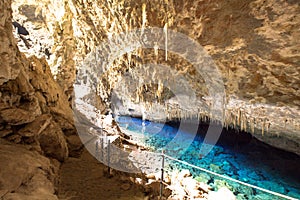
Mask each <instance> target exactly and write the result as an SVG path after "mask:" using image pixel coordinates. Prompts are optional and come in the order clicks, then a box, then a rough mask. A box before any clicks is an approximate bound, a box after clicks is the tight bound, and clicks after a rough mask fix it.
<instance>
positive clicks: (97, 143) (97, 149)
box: [95, 140, 99, 159]
mask: <svg viewBox="0 0 300 200" xmlns="http://www.w3.org/2000/svg"><path fill="white" fill-rule="evenodd" d="M95 155H96V159H99V140H97V141H96V149H95Z"/></svg>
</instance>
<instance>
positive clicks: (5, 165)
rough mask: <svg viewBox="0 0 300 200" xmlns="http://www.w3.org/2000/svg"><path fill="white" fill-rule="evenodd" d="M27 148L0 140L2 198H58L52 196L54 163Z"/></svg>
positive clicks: (53, 190) (54, 176) (0, 185)
mask: <svg viewBox="0 0 300 200" xmlns="http://www.w3.org/2000/svg"><path fill="white" fill-rule="evenodd" d="M28 147H29V146H23V145H15V144H10V143H7V142H5V141H3V140H2V139H0V162H1V165H0V197H1V199H3V200H8V199H16V200H17V199H49V200H50V199H51V200H57V197H56V195H54V192H55V188H54V180H55V179H56V178H57V177H56V174H55V171H57V169H55V168H57V166H55V165H54V164H53V163H52V162H51V161H50V160H49V159H48V158H45V157H44V156H41V155H40V154H39V153H38V152H36V151H32V150H30V149H29V148H28Z"/></svg>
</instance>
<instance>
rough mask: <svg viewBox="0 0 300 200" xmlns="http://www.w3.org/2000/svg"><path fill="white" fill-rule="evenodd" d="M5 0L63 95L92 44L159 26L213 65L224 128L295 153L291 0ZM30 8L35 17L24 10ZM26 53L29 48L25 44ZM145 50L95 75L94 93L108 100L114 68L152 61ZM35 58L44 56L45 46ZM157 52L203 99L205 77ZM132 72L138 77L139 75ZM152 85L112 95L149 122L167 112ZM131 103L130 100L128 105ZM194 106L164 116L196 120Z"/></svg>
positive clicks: (298, 64) (294, 11) (298, 140)
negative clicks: (193, 44)
mask: <svg viewBox="0 0 300 200" xmlns="http://www.w3.org/2000/svg"><path fill="white" fill-rule="evenodd" d="M13 3H14V4H13V5H14V6H13V10H14V19H15V20H19V21H22V22H23V24H24V26H25V27H26V28H28V29H29V30H30V31H29V32H30V34H31V35H33V36H34V37H38V38H47V39H46V40H43V41H44V43H43V44H41V45H40V44H36V43H34V42H33V43H32V45H33V46H36V45H38V46H39V45H40V46H41V47H42V48H45V47H47V48H49V49H50V52H51V54H52V55H51V56H50V57H49V59H47V61H48V63H49V65H50V68H51V69H52V73H53V74H54V75H55V78H56V80H57V82H58V83H59V84H60V86H62V88H63V91H64V92H65V93H66V94H67V96H68V99H69V100H70V99H71V92H72V88H73V83H74V81H75V79H76V78H78V77H76V70H77V71H80V70H81V69H84V70H85V69H86V66H84V65H82V61H84V60H85V59H86V56H87V55H88V54H89V53H91V52H93V50H94V49H95V47H97V46H98V45H100V44H101V43H102V42H103V41H105V40H106V39H108V38H111V37H112V36H113V35H115V34H118V33H120V32H124V31H128V30H132V29H134V28H142V27H160V28H163V27H166V26H167V27H168V29H170V30H174V31H178V32H181V33H184V34H186V35H187V36H189V37H191V38H193V39H194V40H195V41H197V42H198V43H199V44H201V45H202V46H203V48H204V49H205V50H206V51H207V52H208V54H209V55H210V56H211V57H212V59H213V60H214V62H215V63H216V65H217V66H218V69H219V70H220V72H221V75H222V80H223V82H224V87H225V91H226V103H225V104H226V105H225V107H226V108H225V109H224V112H225V113H224V122H223V125H224V126H234V127H236V128H239V129H242V130H246V131H249V132H252V133H253V134H254V135H255V136H256V137H258V138H259V139H261V140H263V141H265V142H267V143H269V144H272V145H274V146H277V147H280V148H284V149H286V150H289V151H293V152H296V153H298V154H299V153H300V152H299V144H300V136H299V130H300V121H299V119H300V118H299V115H300V111H299V105H300V101H299V99H300V93H299V83H300V80H299V72H300V57H299V55H300V54H299V47H300V42H299V41H300V40H299V38H300V33H299V29H298V28H297V27H299V24H300V16H299V15H298V13H299V11H300V6H299V2H298V1H292V0H291V1H283V0H281V1H275V0H267V1H264V0H247V1H238V0H234V1H230V2H228V1H217V0H210V1H200V0H199V1H138V2H136V1H117V0H111V1H89V0H81V1H75V0H73V1H61V2H55V1H50V0H43V1H24V0H15V1H14V2H13ZM29 7H30V8H31V9H32V10H33V11H34V12H35V15H32V14H30V13H32V10H31V11H30V9H28V8H29ZM25 8H27V10H26V9H25ZM283 8H284V9H283ZM26 11H27V12H26ZM41 19H42V20H41ZM39 32H43V34H41V33H39ZM20 43H22V42H19V46H20ZM21 46H22V45H21ZM23 47H24V44H23ZM24 52H30V51H29V50H28V49H25V47H24ZM33 52H34V51H33ZM147 53H149V52H145V51H143V50H140V49H139V50H135V51H133V52H132V53H131V54H127V55H124V56H123V57H120V58H119V59H117V60H116V61H115V63H114V65H113V67H112V68H111V70H110V71H108V72H107V73H106V74H105V76H104V77H100V78H99V79H101V80H102V81H99V91H98V94H99V95H100V96H101V99H102V100H103V101H104V102H105V103H106V104H107V106H110V101H111V99H110V98H111V92H112V91H113V89H114V87H115V86H116V85H117V82H118V81H119V80H120V76H121V74H122V73H123V72H124V71H126V70H129V71H130V70H131V69H133V68H134V67H135V66H138V65H139V64H141V63H143V62H146V61H149V60H150V61H151V60H153V59H154V58H155V56H153V52H152V53H151V52H150V56H148V55H147ZM27 54H28V53H27ZM36 54H37V53H36ZM39 54H40V56H41V57H42V56H43V52H42V53H39ZM151 54H152V55H151ZM163 55H164V53H163V52H159V58H158V62H160V63H165V64H168V65H170V66H173V69H174V70H176V71H178V72H180V73H182V74H184V76H185V77H186V78H187V79H188V80H189V81H190V83H191V86H192V87H193V88H194V89H195V90H196V91H197V95H199V97H205V96H207V93H206V92H205V88H203V86H202V85H203V84H202V83H203V78H201V76H198V75H195V74H194V73H193V70H192V68H191V67H190V66H189V65H188V63H186V62H185V61H183V60H180V59H178V58H176V56H175V55H172V54H171V53H169V59H168V61H167V62H165V61H164V56H163ZM45 57H47V56H45ZM141 60H142V61H141ZM128 63H131V64H129V65H128ZM132 63H133V64H132ZM134 65H135V66H134ZM132 71H134V70H132ZM134 73H135V72H134ZM134 76H135V77H139V78H140V79H143V75H141V74H134ZM172 76H173V75H172ZM80 78H83V79H84V78H89V77H79V79H80ZM162 79H163V78H162ZM155 81H157V80H155ZM149 88H151V87H149ZM157 91H158V85H157V86H154V87H152V89H150V93H152V94H153V95H150V96H148V97H146V96H147V95H145V93H144V92H143V90H137V91H136V92H135V93H134V94H129V95H128V94H125V93H124V94H120V95H119V98H120V99H123V100H124V99H125V100H124V102H123V105H122V106H123V107H125V108H127V107H134V108H136V112H135V114H136V115H139V116H142V111H141V110H147V113H148V115H147V118H149V119H151V116H152V115H154V114H155V113H156V115H158V116H156V119H157V118H159V117H160V116H164V115H165V114H164V113H165V110H161V109H158V110H157V109H155V108H162V109H164V108H166V105H165V104H164V103H163V102H164V101H165V100H166V99H164V98H165V97H168V98H169V96H170V95H168V93H164V92H163V94H161V95H155V94H157ZM165 91H167V90H165ZM92 96H93V95H92ZM158 96H161V97H162V98H161V99H159V98H158ZM133 99H135V100H136V99H138V101H136V102H133V103H132V100H133ZM157 100H158V103H155V102H156V101H157ZM141 103H142V104H143V105H142V106H141ZM204 103H207V102H204ZM186 104H187V105H188V104H189V102H188V100H186ZM200 105H201V102H200V103H199V107H196V108H195V109H192V108H179V109H178V108H176V106H173V107H172V106H171V109H169V111H168V112H169V115H170V118H171V119H172V118H183V117H196V118H197V117H198V118H201V117H204V116H205V115H206V114H207V113H205V112H204V113H201V111H199V110H201V106H200ZM141 107H143V108H141ZM102 110H103V109H102ZM160 112H161V113H160ZM157 113H158V114H157ZM124 114H131V113H130V112H127V113H126V112H125V113H124ZM208 117H210V116H208Z"/></svg>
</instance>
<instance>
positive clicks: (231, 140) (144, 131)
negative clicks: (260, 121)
mask: <svg viewBox="0 0 300 200" xmlns="http://www.w3.org/2000/svg"><path fill="white" fill-rule="evenodd" d="M116 121H117V122H118V124H119V126H120V127H122V128H124V129H127V130H129V131H132V132H134V133H136V136H137V137H136V138H134V139H135V140H140V141H139V142H142V143H143V144H144V145H145V146H147V147H149V148H150V149H152V150H153V151H158V152H160V151H161V150H162V149H164V151H165V153H166V154H168V155H172V156H174V155H175V154H174V153H176V152H177V154H176V156H177V158H178V159H179V160H183V161H186V162H188V163H191V164H194V165H196V166H199V167H202V168H205V169H208V170H211V171H213V172H216V173H219V174H224V175H227V176H229V177H231V178H234V179H237V180H240V181H243V182H246V183H249V184H253V185H255V186H258V187H261V188H264V189H268V190H271V191H274V192H278V193H281V194H284V195H287V196H290V197H293V198H296V199H300V157H299V156H297V155H295V154H293V153H289V152H285V151H282V150H279V149H276V148H273V147H271V146H269V145H267V144H264V143H262V142H260V141H258V140H257V139H255V138H252V136H251V135H250V134H247V133H237V132H236V131H234V130H225V129H223V131H222V135H221V137H220V139H219V141H218V143H217V144H216V145H214V147H213V148H212V150H211V151H210V152H209V153H208V154H207V155H206V156H204V157H202V158H201V155H200V154H199V152H200V147H201V145H202V142H203V138H204V136H205V131H206V130H207V126H208V124H205V123H203V124H202V125H200V126H199V129H198V133H197V135H192V137H193V140H192V142H191V143H190V144H188V145H187V146H186V148H184V151H182V149H177V148H176V147H177V146H176V145H174V144H173V145H169V144H170V143H171V144H172V142H173V141H174V138H175V137H177V136H178V135H181V137H183V138H182V141H184V137H186V138H190V137H191V133H189V132H188V130H186V131H185V130H181V129H179V128H178V126H177V125H176V123H174V124H173V125H168V124H161V123H156V122H150V121H142V120H141V119H139V118H131V117H126V116H121V117H118V118H117V119H116ZM179 132H181V133H179ZM166 147H167V148H166ZM170 147H172V148H170ZM178 152H180V153H178ZM170 168H173V169H189V170H190V171H191V173H192V175H193V177H194V178H195V179H196V180H199V181H202V182H206V183H207V184H209V185H210V186H211V187H212V189H213V190H217V189H218V188H220V187H223V186H226V187H228V188H229V189H230V190H231V191H233V192H234V194H235V195H236V196H237V199H241V200H243V199H251V200H252V199H257V200H265V199H272V200H273V199H284V198H282V197H277V196H275V195H272V194H268V193H265V192H261V191H259V190H256V189H252V188H249V187H246V186H243V185H240V184H238V183H234V182H230V181H228V180H227V181H225V180H224V179H222V178H219V177H216V176H213V175H211V174H206V173H203V172H201V171H199V170H196V169H193V168H189V167H187V166H184V165H182V164H179V163H175V162H174V163H173V164H172V165H170Z"/></svg>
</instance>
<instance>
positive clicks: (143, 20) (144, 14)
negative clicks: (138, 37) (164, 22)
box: [142, 3, 147, 34]
mask: <svg viewBox="0 0 300 200" xmlns="http://www.w3.org/2000/svg"><path fill="white" fill-rule="evenodd" d="M146 22H147V13H146V4H145V3H143V5H142V34H143V33H144V29H145V26H146Z"/></svg>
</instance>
